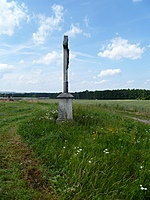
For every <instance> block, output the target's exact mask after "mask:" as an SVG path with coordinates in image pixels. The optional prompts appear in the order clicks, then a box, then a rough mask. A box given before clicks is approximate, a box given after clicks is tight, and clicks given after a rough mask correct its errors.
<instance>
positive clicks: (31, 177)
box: [0, 102, 54, 200]
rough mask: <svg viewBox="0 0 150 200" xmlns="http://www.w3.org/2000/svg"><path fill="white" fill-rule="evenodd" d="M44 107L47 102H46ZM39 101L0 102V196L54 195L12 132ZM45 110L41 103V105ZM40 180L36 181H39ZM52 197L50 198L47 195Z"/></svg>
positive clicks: (20, 199) (26, 199) (24, 199)
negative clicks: (35, 102)
mask: <svg viewBox="0 0 150 200" xmlns="http://www.w3.org/2000/svg"><path fill="white" fill-rule="evenodd" d="M46 108H47V106H46ZM40 109H41V104H31V103H26V102H6V103H5V102H1V103H0V150H1V151H0V199H2V200H9V199H11V200H34V199H35V200H37V199H54V195H52V191H53V189H52V187H51V183H50V182H47V179H46V178H45V177H44V174H45V172H44V171H43V169H42V166H41V165H40V163H38V161H37V159H36V158H35V157H34V155H33V152H32V151H31V149H30V148H29V147H28V146H27V145H26V144H24V143H22V140H21V138H20V136H19V135H17V134H16V132H17V128H18V124H20V123H24V121H26V119H28V120H29V119H30V118H32V115H34V114H35V115H36V113H38V112H39V110H40ZM42 110H45V105H44V104H43V105H42ZM39 184H40V185H39ZM51 197H53V198H51Z"/></svg>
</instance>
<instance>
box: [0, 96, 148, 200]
mask: <svg viewBox="0 0 150 200" xmlns="http://www.w3.org/2000/svg"><path fill="white" fill-rule="evenodd" d="M57 115H58V113H57V102H56V101H43V102H1V103H0V125H1V126H0V130H1V134H0V141H1V152H0V167H1V169H0V185H1V186H0V187H1V188H0V199H2V200H5V199H12V200H13V199H16V200H18V199H20V200H22V199H25V200H28V199H33V200H34V199H58V200H82V199H85V200H88V199H89V200H105V199H106V200H117V199H118V200H119V199H120V200H130V199H133V200H134V199H135V200H137V199H139V200H146V199H150V153H149V152H150V125H149V124H145V123H141V122H138V121H136V120H133V119H130V118H128V116H130V117H131V116H134V117H136V118H140V119H150V101H99V100H95V101H87V100H84V101H79V100H74V101H73V115H74V121H72V122H68V123H62V124H57V123H56V118H57Z"/></svg>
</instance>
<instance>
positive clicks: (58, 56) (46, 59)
mask: <svg viewBox="0 0 150 200" xmlns="http://www.w3.org/2000/svg"><path fill="white" fill-rule="evenodd" d="M61 61H62V53H58V52H57V51H52V52H51V53H48V54H46V55H45V56H43V57H42V58H40V59H39V60H33V63H34V64H44V65H50V64H52V63H57V64H59V63H61Z"/></svg>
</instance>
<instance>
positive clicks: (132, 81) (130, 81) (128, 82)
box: [127, 80, 135, 84]
mask: <svg viewBox="0 0 150 200" xmlns="http://www.w3.org/2000/svg"><path fill="white" fill-rule="evenodd" d="M134 82H135V81H134V80H129V81H127V84H132V83H134Z"/></svg>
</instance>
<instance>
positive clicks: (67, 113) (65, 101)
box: [57, 93, 73, 122]
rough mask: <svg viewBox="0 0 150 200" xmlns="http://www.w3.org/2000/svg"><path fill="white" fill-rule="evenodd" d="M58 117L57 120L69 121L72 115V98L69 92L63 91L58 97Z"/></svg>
mask: <svg viewBox="0 0 150 200" xmlns="http://www.w3.org/2000/svg"><path fill="white" fill-rule="evenodd" d="M57 98H58V118H57V122H63V121H69V120H72V119H73V116H72V99H73V96H72V95H71V94H69V93H61V94H60V95H59V96H58V97H57Z"/></svg>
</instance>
